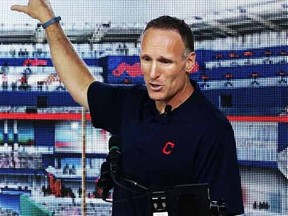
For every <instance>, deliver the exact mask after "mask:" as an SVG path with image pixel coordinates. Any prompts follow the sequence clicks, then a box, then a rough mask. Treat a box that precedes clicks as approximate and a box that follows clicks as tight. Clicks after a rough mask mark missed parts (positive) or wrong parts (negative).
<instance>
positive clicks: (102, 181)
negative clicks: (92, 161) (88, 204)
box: [97, 161, 113, 201]
mask: <svg viewBox="0 0 288 216" xmlns="http://www.w3.org/2000/svg"><path fill="white" fill-rule="evenodd" d="M97 187H99V188H101V189H102V191H103V192H102V199H103V200H104V201H106V199H107V197H108V195H109V191H110V190H111V189H112V188H113V181H112V179H111V175H110V164H109V163H108V162H107V161H105V162H103V163H102V165H101V170H100V178H99V180H98V182H97Z"/></svg>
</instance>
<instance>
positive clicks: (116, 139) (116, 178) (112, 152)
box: [107, 134, 148, 191]
mask: <svg viewBox="0 0 288 216" xmlns="http://www.w3.org/2000/svg"><path fill="white" fill-rule="evenodd" d="M121 144H122V138H121V136H120V135H117V134H116V135H112V136H111V137H110V139H109V154H108V156H107V160H108V161H109V163H110V175H111V177H112V180H113V182H114V183H115V184H117V185H118V186H120V187H122V188H124V189H125V190H129V191H134V189H133V188H138V189H141V190H145V191H147V190H148V188H146V187H144V186H142V185H140V184H138V183H137V182H136V181H133V180H131V179H128V178H125V177H124V176H122V172H121V159H122V157H121V151H120V146H121ZM124 183H126V184H128V185H129V186H126V185H125V184H124ZM131 186H133V188H131Z"/></svg>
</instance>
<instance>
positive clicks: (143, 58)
mask: <svg viewBox="0 0 288 216" xmlns="http://www.w3.org/2000/svg"><path fill="white" fill-rule="evenodd" d="M142 60H143V61H149V60H150V58H149V57H145V56H144V57H142Z"/></svg>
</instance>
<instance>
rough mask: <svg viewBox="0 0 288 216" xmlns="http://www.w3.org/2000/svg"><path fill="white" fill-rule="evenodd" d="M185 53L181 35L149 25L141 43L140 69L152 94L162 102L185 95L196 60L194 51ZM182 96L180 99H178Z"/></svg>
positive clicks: (151, 96) (149, 92)
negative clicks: (189, 75) (189, 73)
mask: <svg viewBox="0 0 288 216" xmlns="http://www.w3.org/2000/svg"><path fill="white" fill-rule="evenodd" d="M184 55H185V46H184V43H183V41H182V38H181V36H180V34H179V33H178V32H177V31H174V30H163V29H156V28H150V29H148V30H147V31H146V32H145V33H144V35H143V37H142V43H141V53H140V61H141V70H142V72H143V75H144V80H145V84H146V87H147V90H148V94H149V97H150V98H151V99H153V100H155V101H156V103H160V104H168V103H169V104H171V103H173V102H174V101H175V100H179V99H180V100H181V97H183V96H184V97H185V92H186V89H187V86H190V85H191V84H190V81H189V78H188V76H187V72H189V71H190V70H191V69H192V67H193V65H194V62H195V56H194V53H192V54H189V55H187V56H188V57H187V56H186V57H185V56H184ZM179 97H180V98H179Z"/></svg>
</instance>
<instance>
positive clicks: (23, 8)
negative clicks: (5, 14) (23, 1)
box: [11, 5, 27, 14]
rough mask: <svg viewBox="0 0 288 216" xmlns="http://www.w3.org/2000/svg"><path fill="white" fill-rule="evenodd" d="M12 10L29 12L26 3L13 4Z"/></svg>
mask: <svg viewBox="0 0 288 216" xmlns="http://www.w3.org/2000/svg"><path fill="white" fill-rule="evenodd" d="M11 10H13V11H18V12H23V13H26V14H27V6H25V5H12V6H11Z"/></svg>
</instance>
